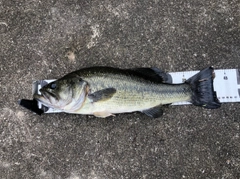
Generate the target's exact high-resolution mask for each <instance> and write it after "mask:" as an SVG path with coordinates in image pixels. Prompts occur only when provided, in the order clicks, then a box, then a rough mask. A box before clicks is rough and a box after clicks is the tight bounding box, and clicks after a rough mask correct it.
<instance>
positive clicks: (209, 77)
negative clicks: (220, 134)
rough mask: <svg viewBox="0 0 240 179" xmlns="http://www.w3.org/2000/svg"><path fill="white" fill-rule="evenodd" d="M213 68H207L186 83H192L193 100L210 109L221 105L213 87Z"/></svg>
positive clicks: (196, 103)
mask: <svg viewBox="0 0 240 179" xmlns="http://www.w3.org/2000/svg"><path fill="white" fill-rule="evenodd" d="M213 78H214V72H213V68H212V67H209V68H206V69H204V70H202V71H200V72H199V73H197V74H196V75H194V76H192V77H191V78H189V79H188V80H187V81H186V83H188V84H190V86H191V88H192V91H193V94H192V97H191V102H192V103H193V104H194V105H196V106H202V107H204V108H208V109H216V108H219V107H220V106H221V103H220V102H219V100H218V99H217V95H216V92H215V91H214V89H213Z"/></svg>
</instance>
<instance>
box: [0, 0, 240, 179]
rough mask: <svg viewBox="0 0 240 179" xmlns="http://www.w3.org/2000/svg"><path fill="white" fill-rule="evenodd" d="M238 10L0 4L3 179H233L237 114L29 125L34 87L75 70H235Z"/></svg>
mask: <svg viewBox="0 0 240 179" xmlns="http://www.w3.org/2000/svg"><path fill="white" fill-rule="evenodd" d="M239 9H240V3H239V0H231V1H228V0H220V1H215V0H210V1H209V0H201V1H199V0H178V1H174V0H168V1H165V0H129V1H122V0H116V1H114V0H102V1H99V0H88V1H83V0H69V1H64V0H52V1H36V0H28V1H25V0H19V1H14V0H9V1H8V0H0V39H1V40H0V62H1V63H0V69H1V73H0V75H1V76H0V93H1V100H0V109H1V114H0V144H1V145H0V176H1V178H2V179H16V178H18V179H21V178H24V179H28V178H37V179H52V178H56V179H62V178H64V179H65V178H67V179H82V178H83V179H85V178H89V179H103V178H104V179H105V178H113V179H116V178H124V179H125V178H131V179H132V178H134V179H135V178H146V179H149V178H174V179H175V178H190V179H192V178H209V179H210V178H211V179H212V178H219V179H220V178H223V179H232V178H240V138H239V133H240V113H239V111H240V104H239V103H232V104H231V103H228V104H223V105H222V107H221V108H220V109H217V110H207V109H202V108H199V107H195V106H169V107H166V109H165V111H164V115H163V116H162V117H161V118H158V119H151V118H149V117H147V116H146V115H144V114H141V113H133V114H120V115H117V116H116V117H109V118H106V119H99V118H95V117H93V116H83V115H70V114H62V113H61V114H45V115H42V116H38V115H35V114H33V113H31V112H30V111H28V110H27V109H24V108H23V107H21V106H19V105H18V103H17V101H18V100H19V99H22V98H28V99H31V98H32V89H31V84H32V82H33V81H34V80H37V79H52V78H59V77H61V76H63V75H64V74H67V73H68V72H71V71H74V70H77V69H79V68H82V67H87V66H95V65H108V66H114V67H122V68H130V67H131V68H133V67H158V68H160V69H163V70H165V71H185V70H199V69H202V68H204V67H207V66H210V65H213V66H214V67H215V68H223V69H224V68H225V69H226V68H240V63H239V60H240V10H239Z"/></svg>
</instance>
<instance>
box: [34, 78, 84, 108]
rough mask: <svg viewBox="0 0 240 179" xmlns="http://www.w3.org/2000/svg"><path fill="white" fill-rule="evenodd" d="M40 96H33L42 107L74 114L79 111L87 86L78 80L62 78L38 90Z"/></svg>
mask: <svg viewBox="0 0 240 179" xmlns="http://www.w3.org/2000/svg"><path fill="white" fill-rule="evenodd" d="M40 92H41V94H40V95H39V94H34V96H33V97H34V98H35V99H36V100H38V101H39V102H41V103H43V105H45V106H47V107H50V108H54V109H58V110H62V111H65V112H74V111H75V110H77V109H79V108H80V107H81V106H82V105H83V103H84V101H85V98H86V95H87V93H88V84H87V82H86V81H84V80H82V79H79V78H76V77H75V78H62V79H59V80H56V81H53V82H51V83H49V84H47V85H45V86H43V87H42V88H41V89H40Z"/></svg>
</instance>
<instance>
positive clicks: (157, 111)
mask: <svg viewBox="0 0 240 179" xmlns="http://www.w3.org/2000/svg"><path fill="white" fill-rule="evenodd" d="M142 112H143V113H144V114H146V115H147V116H150V117H153V118H158V117H161V116H162V115H163V110H162V105H159V106H155V107H153V108H150V109H146V110H143V111H142Z"/></svg>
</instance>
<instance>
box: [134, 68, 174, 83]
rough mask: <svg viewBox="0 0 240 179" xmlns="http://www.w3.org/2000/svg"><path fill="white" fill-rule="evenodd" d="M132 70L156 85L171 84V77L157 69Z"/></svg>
mask: <svg viewBox="0 0 240 179" xmlns="http://www.w3.org/2000/svg"><path fill="white" fill-rule="evenodd" d="M132 70H134V71H136V72H138V73H140V74H142V75H144V76H147V77H149V79H150V80H152V81H155V82H158V83H172V77H171V75H170V74H168V73H166V72H164V71H162V70H160V69H158V68H134V69H132Z"/></svg>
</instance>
